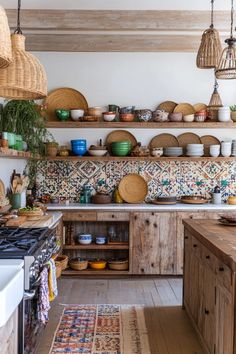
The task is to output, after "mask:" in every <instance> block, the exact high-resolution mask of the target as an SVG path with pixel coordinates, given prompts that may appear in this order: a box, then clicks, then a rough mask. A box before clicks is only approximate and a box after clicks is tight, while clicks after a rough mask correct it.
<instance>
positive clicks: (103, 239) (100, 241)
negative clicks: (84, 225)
mask: <svg viewBox="0 0 236 354" xmlns="http://www.w3.org/2000/svg"><path fill="white" fill-rule="evenodd" d="M95 242H96V244H97V245H104V244H105V243H106V242H107V238H106V237H105V236H97V237H96V240H95Z"/></svg>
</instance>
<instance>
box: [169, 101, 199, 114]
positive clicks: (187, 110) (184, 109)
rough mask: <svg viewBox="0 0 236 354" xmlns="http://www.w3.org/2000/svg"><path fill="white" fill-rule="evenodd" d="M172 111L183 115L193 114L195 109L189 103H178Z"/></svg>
mask: <svg viewBox="0 0 236 354" xmlns="http://www.w3.org/2000/svg"><path fill="white" fill-rule="evenodd" d="M174 113H182V114H183V116H187V115H188V114H194V113H195V109H194V107H193V106H192V105H191V104H189V103H180V104H178V105H177V106H176V107H175V109H174Z"/></svg>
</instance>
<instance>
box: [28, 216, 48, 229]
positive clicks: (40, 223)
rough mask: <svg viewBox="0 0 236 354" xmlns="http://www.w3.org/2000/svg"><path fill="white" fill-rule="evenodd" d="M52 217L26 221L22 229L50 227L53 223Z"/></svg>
mask: <svg viewBox="0 0 236 354" xmlns="http://www.w3.org/2000/svg"><path fill="white" fill-rule="evenodd" d="M52 218H53V217H52V216H51V215H43V216H40V219H38V220H26V221H25V222H24V223H23V224H22V225H21V227H48V226H50V224H51V222H52Z"/></svg>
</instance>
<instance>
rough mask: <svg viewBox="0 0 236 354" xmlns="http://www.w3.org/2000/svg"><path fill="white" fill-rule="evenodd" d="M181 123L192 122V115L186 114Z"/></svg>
mask: <svg viewBox="0 0 236 354" xmlns="http://www.w3.org/2000/svg"><path fill="white" fill-rule="evenodd" d="M183 121H184V122H193V121H194V114H188V115H186V116H183Z"/></svg>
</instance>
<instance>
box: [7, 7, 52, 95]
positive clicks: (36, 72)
mask: <svg viewBox="0 0 236 354" xmlns="http://www.w3.org/2000/svg"><path fill="white" fill-rule="evenodd" d="M20 7H21V1H20V0H18V16H17V28H16V30H15V32H14V34H13V35H12V36H11V41H12V55H13V63H12V64H10V65H9V66H8V67H7V68H6V69H0V96H1V97H6V98H12V99H19V100H35V99H41V98H44V97H45V96H47V79H46V73H45V70H44V68H43V66H42V65H41V64H40V62H39V60H38V59H37V58H36V57H35V56H33V55H32V54H30V53H28V52H27V51H26V50H25V37H24V36H23V35H22V30H21V27H20Z"/></svg>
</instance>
